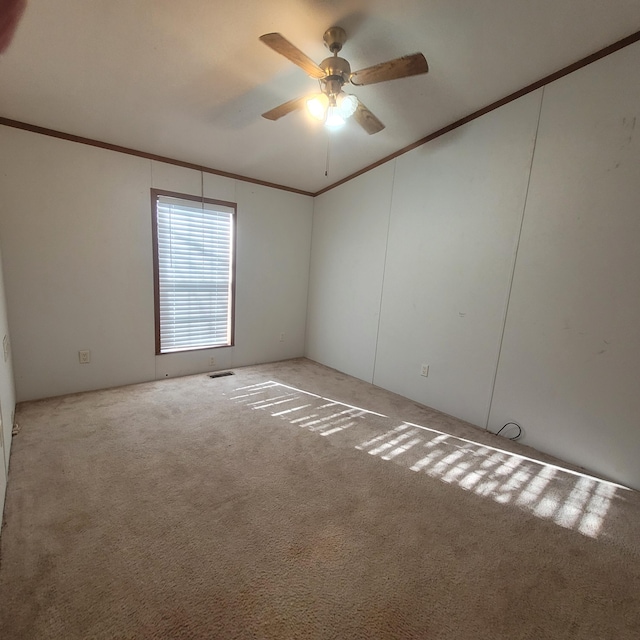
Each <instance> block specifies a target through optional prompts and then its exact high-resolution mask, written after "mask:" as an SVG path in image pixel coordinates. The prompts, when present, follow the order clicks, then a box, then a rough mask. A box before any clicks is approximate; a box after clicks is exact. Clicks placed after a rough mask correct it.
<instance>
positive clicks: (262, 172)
mask: <svg viewBox="0 0 640 640" xmlns="http://www.w3.org/2000/svg"><path fill="white" fill-rule="evenodd" d="M332 25H338V26H342V27H343V28H344V29H345V30H346V32H347V37H348V40H347V43H346V44H345V46H344V48H343V50H342V53H341V55H342V56H343V57H345V58H347V59H348V60H349V62H350V63H351V66H352V68H353V69H360V68H363V67H368V66H371V65H373V64H376V63H378V62H383V61H385V60H388V59H391V58H396V57H398V56H401V55H405V54H409V53H414V52H416V51H422V52H423V53H424V55H425V56H426V58H427V60H428V62H429V66H430V71H429V73H428V74H427V75H421V76H415V77H412V78H404V79H401V80H393V81H390V82H386V83H382V84H377V85H369V86H364V87H353V86H349V87H347V91H348V92H350V93H354V94H356V95H357V96H358V97H359V98H360V99H361V100H362V101H363V102H364V103H365V104H366V105H367V107H369V109H371V111H373V112H374V113H375V115H376V116H377V117H378V118H380V120H382V122H384V123H385V125H386V129H385V130H384V131H382V132H380V133H378V134H375V135H372V136H369V135H367V134H366V133H365V132H364V130H362V129H361V128H360V127H358V125H357V124H356V123H355V122H353V121H348V122H347V124H346V125H345V126H344V127H343V128H341V129H340V130H338V131H333V132H328V131H327V130H326V129H325V128H324V127H323V126H322V125H321V124H320V123H317V122H312V121H311V120H310V119H309V117H308V116H307V115H306V114H305V113H304V112H296V113H292V114H289V115H287V116H286V117H284V118H282V119H280V120H278V121H276V122H271V121H268V120H265V119H264V118H262V117H260V114H261V113H263V112H264V111H267V110H269V109H271V108H273V107H275V106H277V105H278V104H280V103H282V102H285V101H287V100H289V99H291V98H295V97H298V96H302V95H304V94H306V93H309V92H313V91H314V90H316V89H317V82H316V81H315V80H312V79H311V78H309V77H308V76H307V75H306V74H305V73H304V71H302V70H301V69H300V68H298V67H296V66H294V65H293V64H292V63H290V62H289V61H288V60H286V59H285V58H283V57H282V56H280V55H278V54H276V53H275V52H274V51H272V50H271V49H269V48H268V47H266V46H265V45H264V44H262V43H261V42H260V41H259V40H258V37H259V36H260V35H262V34H264V33H268V32H273V31H279V32H281V33H282V34H283V35H284V36H285V37H286V38H287V39H289V40H290V41H291V42H293V43H294V44H295V45H296V46H297V47H299V48H300V49H302V50H303V51H304V52H305V53H306V54H307V55H308V56H310V57H311V58H313V59H314V60H315V61H316V62H319V61H320V60H322V59H323V58H325V57H327V55H329V53H328V51H327V49H326V48H325V47H324V44H323V41H322V35H323V33H324V31H325V29H327V28H328V27H329V26H332ZM638 30H640V2H638V0H607V1H606V2H603V1H602V0H484V2H478V0H395V1H394V2H389V0H277V1H276V0H234V1H228V2H226V1H222V0H217V1H208V0H181V1H180V2H175V0H56V1H55V2H51V1H50V0H30V1H29V5H28V8H27V11H26V13H25V15H24V18H23V20H22V22H21V24H20V26H19V29H18V32H17V34H16V36H15V38H14V41H13V43H12V45H11V46H10V47H9V49H8V50H7V52H6V53H5V54H4V55H2V56H0V116H2V117H5V118H10V119H13V120H19V121H22V122H27V123H30V124H33V125H38V126H41V127H47V128H50V129H55V130H57V131H62V132H65V133H69V134H74V135H78V136H83V137H87V138H92V139H95V140H100V141H103V142H108V143H111V144H114V145H121V146H125V147H130V148H133V149H137V150H139V151H143V152H146V153H150V154H157V155H162V156H167V157H170V158H174V159H176V160H180V161H184V162H189V163H194V164H198V165H204V166H206V167H210V168H212V169H216V170H220V171H226V172H231V173H235V174H239V175H242V176H247V177H250V178H253V179H258V180H264V181H268V182H273V183H276V184H280V185H285V186H288V187H293V188H297V189H301V190H304V191H309V192H316V191H319V190H321V189H323V188H325V187H326V186H328V185H330V184H332V183H335V182H337V181H338V180H340V179H342V178H344V177H345V176H348V175H350V174H352V173H354V172H356V171H358V170H360V169H362V168H363V167H366V166H368V165H370V164H372V163H374V162H376V161H377V160H379V159H381V158H383V157H385V156H387V155H388V154H391V153H393V152H395V151H397V150H398V149H401V148H402V147H404V146H406V145H409V144H411V143H413V142H415V141H416V140H419V139H421V138H423V137H424V136H426V135H428V134H429V133H432V132H434V131H436V130H438V129H440V128H441V127H443V126H446V125H447V124H450V123H452V122H454V121H456V120H458V119H459V118H461V117H464V116H465V115H468V114H469V113H471V112H473V111H475V110H477V109H480V108H482V107H484V106H486V105H488V104H490V103H492V102H494V101H496V100H498V99H500V98H503V97H504V96H506V95H508V94H510V93H512V92H514V91H517V90H518V89H520V88H522V87H524V86H526V85H528V84H530V83H532V82H535V81H537V80H539V79H541V78H543V77H544V76H546V75H549V74H551V73H553V72H554V71H557V70H558V69H561V68H562V67H565V66H567V65H569V64H571V63H572V62H575V61H577V60H579V59H581V58H583V57H585V56H587V55H589V54H591V53H594V52H595V51H597V50H599V49H601V48H603V47H605V46H607V45H609V44H612V43H613V42H615V41H617V40H620V39H621V38H623V37H625V36H627V35H630V34H632V33H634V32H636V31H638ZM327 158H328V176H325V169H326V165H327Z"/></svg>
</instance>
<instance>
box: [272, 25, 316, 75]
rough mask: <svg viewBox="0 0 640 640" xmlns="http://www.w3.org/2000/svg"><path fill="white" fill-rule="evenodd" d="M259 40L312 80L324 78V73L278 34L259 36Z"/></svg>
mask: <svg viewBox="0 0 640 640" xmlns="http://www.w3.org/2000/svg"><path fill="white" fill-rule="evenodd" d="M260 40H262V42H264V43H265V44H266V45H267V47H271V48H272V49H273V50H274V51H275V52H276V53H279V54H280V55H282V56H284V57H285V58H287V59H288V60H291V62H293V64H297V65H298V66H299V67H300V68H301V69H303V70H304V71H306V72H307V73H308V74H309V75H310V76H311V77H312V78H324V77H325V75H326V74H325V72H324V71H323V70H322V69H321V68H320V67H319V66H318V65H317V64H316V63H315V62H314V61H313V60H312V59H311V58H309V56H307V55H306V54H304V53H302V51H300V49H298V47H296V46H295V45H293V44H291V43H290V42H289V41H288V40H287V39H286V38H285V37H283V36H282V34H280V33H265V34H264V35H263V36H260Z"/></svg>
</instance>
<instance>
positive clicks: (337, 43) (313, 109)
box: [260, 27, 429, 134]
mask: <svg viewBox="0 0 640 640" xmlns="http://www.w3.org/2000/svg"><path fill="white" fill-rule="evenodd" d="M260 40H262V42H264V43H265V44H266V45H267V46H268V47H271V49H273V50H274V51H275V52H276V53H279V54H280V55H283V56H284V57H285V58H287V59H288V60H290V61H291V62H293V63H294V64H296V65H298V66H299V67H300V68H301V69H303V70H304V71H306V72H307V73H308V74H309V76H311V77H312V78H316V79H317V80H318V81H319V83H320V92H319V93H316V94H312V95H307V96H303V97H301V98H294V99H293V100H289V101H288V102H285V103H284V104H281V105H279V106H278V107H275V108H274V109H271V110H270V111H267V112H266V113H263V114H262V117H263V118H267V119H268V120H278V119H279V118H282V116H286V115H287V114H288V113H291V112H292V111H295V110H297V109H303V108H304V107H305V106H306V107H307V109H308V110H309V112H310V113H311V115H312V116H314V117H315V118H317V119H318V120H322V121H324V122H325V124H326V125H327V126H329V127H330V126H337V125H341V124H344V121H345V120H346V119H347V118H348V117H350V116H353V117H354V119H355V120H356V122H357V123H358V124H359V125H360V126H361V127H362V128H363V129H364V130H365V131H366V132H367V133H368V134H373V133H378V131H382V129H384V124H382V122H380V120H378V118H376V116H374V115H373V113H371V111H369V109H367V107H365V106H364V104H362V102H361V101H360V100H359V99H358V98H357V97H356V96H354V95H351V94H347V93H345V92H344V91H343V90H342V87H343V85H344V84H346V83H349V82H350V83H351V84H353V85H355V86H362V85H366V84H375V83H376V82H385V81H387V80H395V79H396V78H406V77H408V76H415V75H418V74H421V73H427V71H429V65H428V64H427V61H426V59H425V57H424V55H422V54H421V53H414V54H412V55H408V56H402V57H401V58H395V59H394V60H389V61H387V62H381V63H380V64H376V65H374V66H373V67H367V68H366V69H361V70H360V71H351V66H350V65H349V63H348V62H347V61H346V60H345V59H344V58H341V57H340V56H338V53H339V52H340V50H341V49H342V45H343V44H344V43H345V42H346V41H347V34H346V33H345V31H344V29H342V28H341V27H330V28H329V29H327V30H326V31H325V33H324V36H323V40H324V44H325V46H326V47H327V48H328V49H329V51H331V53H332V54H333V56H331V57H329V58H325V59H324V60H323V61H322V62H321V63H320V64H316V63H315V62H314V61H313V60H312V59H311V58H309V57H308V56H307V55H305V54H304V53H303V52H302V51H300V49H298V48H297V47H296V46H295V45H293V44H291V42H289V41H288V40H287V39H286V38H284V37H283V36H282V35H281V34H280V33H267V34H265V35H263V36H260Z"/></svg>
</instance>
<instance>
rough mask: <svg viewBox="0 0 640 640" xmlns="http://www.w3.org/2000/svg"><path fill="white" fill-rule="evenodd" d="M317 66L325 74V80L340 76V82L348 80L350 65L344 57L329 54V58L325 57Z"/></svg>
mask: <svg viewBox="0 0 640 640" xmlns="http://www.w3.org/2000/svg"><path fill="white" fill-rule="evenodd" d="M319 66H320V68H321V69H322V70H323V71H324V72H325V73H326V74H327V76H326V78H327V80H329V79H331V78H340V79H341V80H342V83H345V82H349V77H350V76H351V65H350V64H349V63H348V62H347V61H346V60H345V59H344V58H341V57H339V56H331V57H330V58H325V59H324V60H323V61H322V62H321V63H320V65H319Z"/></svg>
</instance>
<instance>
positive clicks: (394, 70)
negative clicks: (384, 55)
mask: <svg viewBox="0 0 640 640" xmlns="http://www.w3.org/2000/svg"><path fill="white" fill-rule="evenodd" d="M427 71H429V65H428V64H427V60H426V59H425V57H424V56H423V55H422V54H421V53H414V54H412V55H410V56H402V58H395V59H394V60H388V61H387V62H381V63H380V64H376V65H374V66H373V67H367V68H366V69H361V70H360V71H354V72H353V73H352V74H351V78H350V80H351V84H355V85H357V86H361V85H364V84H374V83H376V82H384V81H386V80H395V79H396V78H406V77H408V76H416V75H418V74H420V73H427Z"/></svg>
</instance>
